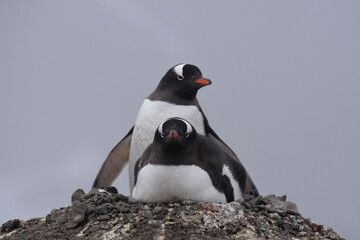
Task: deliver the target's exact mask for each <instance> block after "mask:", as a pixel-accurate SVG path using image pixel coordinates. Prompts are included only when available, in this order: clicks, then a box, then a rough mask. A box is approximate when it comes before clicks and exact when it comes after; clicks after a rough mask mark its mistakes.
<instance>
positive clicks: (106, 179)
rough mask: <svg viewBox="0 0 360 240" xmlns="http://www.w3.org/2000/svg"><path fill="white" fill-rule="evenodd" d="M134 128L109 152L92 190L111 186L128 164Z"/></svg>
mask: <svg viewBox="0 0 360 240" xmlns="http://www.w3.org/2000/svg"><path fill="white" fill-rule="evenodd" d="M133 130H134V127H132V128H131V129H130V131H129V132H128V134H126V136H125V137H124V138H123V139H122V140H121V141H120V142H119V143H118V144H117V145H116V146H115V147H114V148H113V149H112V150H111V152H110V153H109V155H108V156H107V158H106V160H105V161H104V163H103V164H102V166H101V168H100V170H99V172H98V174H97V176H96V178H95V181H94V183H93V186H92V188H102V187H108V186H111V184H112V183H113V181H114V180H115V179H116V178H117V176H119V174H120V172H121V171H122V170H123V168H124V166H125V165H126V164H127V163H128V162H129V155H130V144H131V137H132V133H133Z"/></svg>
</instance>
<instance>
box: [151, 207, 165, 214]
mask: <svg viewBox="0 0 360 240" xmlns="http://www.w3.org/2000/svg"><path fill="white" fill-rule="evenodd" d="M162 210H163V208H162V207H155V208H154V210H153V211H152V213H153V214H158V213H160V212H161V211H162Z"/></svg>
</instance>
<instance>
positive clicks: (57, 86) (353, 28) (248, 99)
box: [0, 0, 360, 239]
mask: <svg viewBox="0 0 360 240" xmlns="http://www.w3.org/2000/svg"><path fill="white" fill-rule="evenodd" d="M359 7H360V4H359V2H358V1H290V2H289V1H261V2H260V1H226V2H223V1H181V2H179V1H136V2H135V1H130V0H128V1H1V2H0V36H1V37H0V80H1V87H0V110H1V117H0V133H1V134H0V161H1V167H0V189H1V197H0V224H2V223H3V222H5V221H6V220H8V219H12V218H22V219H28V218H32V217H38V216H45V215H46V214H47V213H49V212H50V210H51V209H52V208H58V207H61V206H66V205H69V204H70V197H71V194H72V192H73V191H74V190H76V189H77V188H83V189H85V190H89V189H90V187H91V184H92V182H93V180H94V177H95V175H96V173H97V171H98V169H99V168H100V166H101V164H102V162H103V160H104V159H105V158H106V156H107V154H108V153H109V151H110V150H111V149H112V147H113V146H114V145H115V144H116V143H117V142H118V141H119V140H120V139H121V138H122V137H123V136H124V135H125V134H126V133H127V131H128V130H129V129H130V127H131V126H132V125H133V123H134V121H135V118H136V114H137V111H138V108H139V106H140V104H141V102H142V101H143V99H144V98H145V97H146V96H147V95H148V94H149V93H150V92H151V91H152V90H153V89H154V88H155V87H156V85H157V84H158V81H159V80H160V78H161V77H162V76H163V75H164V74H165V72H166V71H167V70H168V69H169V68H170V67H172V66H173V65H175V64H177V63H180V62H186V63H192V64H195V65H197V66H198V67H199V68H200V69H201V70H202V72H203V75H204V76H205V77H208V78H210V79H211V80H212V81H213V84H212V85H211V86H209V87H206V88H203V89H201V90H200V92H199V95H198V98H199V101H200V104H201V105H202V107H203V110H204V111H205V113H206V115H207V117H208V119H209V121H210V124H211V126H212V127H213V129H214V130H215V131H216V132H217V133H218V134H219V135H220V137H221V138H222V139H223V140H224V141H225V142H226V143H227V144H228V145H230V146H231V147H232V149H233V150H234V151H235V152H236V153H237V154H238V156H239V157H240V159H241V160H242V162H243V164H244V165H245V167H246V168H247V170H248V171H249V172H250V174H251V176H252V179H253V180H254V182H255V184H256V185H257V187H258V189H259V191H260V192H261V194H263V195H266V194H271V193H274V194H277V195H282V194H286V195H287V196H288V199H289V200H290V201H293V202H295V203H296V204H297V205H298V208H299V210H300V212H301V213H302V215H303V216H305V217H310V218H312V219H313V220H314V221H316V222H318V223H322V224H325V226H326V227H328V226H331V227H333V228H334V229H335V230H336V231H337V232H339V233H340V234H341V235H342V236H343V237H345V238H348V239H355V238H356V234H357V233H358V226H359V225H360V216H359V213H360V207H359V203H358V200H359V197H360V188H359V184H360V181H359V180H360V179H359V174H358V171H359V170H358V169H359V166H360V164H359V160H360V154H359V151H360V150H359V147H360V146H359V136H360V113H359V102H360V94H359V90H360V89H359V87H360V44H359V43H360V15H359V10H360V8H359ZM115 186H116V187H117V188H118V189H119V191H120V192H122V193H125V194H128V180H127V172H126V173H125V174H123V175H122V176H121V177H120V178H119V179H118V180H117V181H116V183H115Z"/></svg>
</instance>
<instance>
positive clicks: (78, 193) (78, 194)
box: [71, 188, 85, 203]
mask: <svg viewBox="0 0 360 240" xmlns="http://www.w3.org/2000/svg"><path fill="white" fill-rule="evenodd" d="M84 194H85V192H84V190H82V189H81V188H79V189H77V190H76V191H75V192H74V193H73V194H72V195H71V202H72V203H73V202H75V201H77V200H79V199H80V198H81V197H82V196H83V195H84Z"/></svg>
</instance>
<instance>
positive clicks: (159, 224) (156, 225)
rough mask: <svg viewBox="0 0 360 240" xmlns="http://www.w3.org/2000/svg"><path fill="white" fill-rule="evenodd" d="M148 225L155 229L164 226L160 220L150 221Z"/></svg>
mask: <svg viewBox="0 0 360 240" xmlns="http://www.w3.org/2000/svg"><path fill="white" fill-rule="evenodd" d="M148 223H149V224H150V225H152V226H155V227H160V226H161V224H162V223H161V221H159V220H149V221H148Z"/></svg>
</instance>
